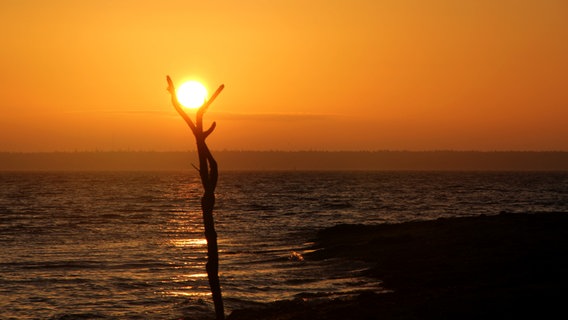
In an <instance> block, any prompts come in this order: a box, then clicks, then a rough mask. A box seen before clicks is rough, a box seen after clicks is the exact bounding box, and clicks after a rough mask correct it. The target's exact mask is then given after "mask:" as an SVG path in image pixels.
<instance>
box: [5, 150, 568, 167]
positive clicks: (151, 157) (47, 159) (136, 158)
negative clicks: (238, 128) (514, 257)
mask: <svg viewBox="0 0 568 320" xmlns="http://www.w3.org/2000/svg"><path fill="white" fill-rule="evenodd" d="M214 155H215V157H216V159H217V161H218V162H219V168H220V170H221V171H294V170H295V171H349V170H360V171H568V152H567V151H491V152H486V151H214ZM197 163H198V161H197V154H196V152H195V151H186V152H183V151H179V152H153V151H103V152H39V153H15V152H0V171H182V170H193V167H192V164H194V165H197Z"/></svg>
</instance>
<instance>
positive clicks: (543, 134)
mask: <svg viewBox="0 0 568 320" xmlns="http://www.w3.org/2000/svg"><path fill="white" fill-rule="evenodd" d="M0 27H1V29H2V32H1V33H0V42H1V46H0V61H1V62H0V84H1V86H2V88H1V90H0V112H1V115H0V151H11V152H35V151H75V150H77V151H93V150H136V151H151V150H155V151H183V150H193V149H194V141H193V137H192V136H191V133H190V131H189V130H188V129H187V126H186V124H185V123H184V122H183V120H182V119H181V118H180V117H179V116H178V115H177V113H176V112H175V110H174V109H173V107H172V106H171V104H170V99H169V96H168V92H167V91H166V86H167V84H166V75H170V76H171V77H172V79H173V80H174V82H175V83H176V84H178V85H179V84H181V83H182V82H183V81H185V80H191V79H193V80H199V81H201V82H203V83H204V84H205V85H206V86H207V88H208V90H209V92H213V91H214V90H215V89H216V88H217V86H219V85H220V84H225V90H224V91H223V92H222V93H221V95H220V96H219V97H218V98H217V100H216V101H215V103H214V104H213V105H212V106H211V109H210V112H209V113H207V114H206V118H205V121H206V122H211V121H213V120H215V121H217V129H216V131H215V132H214V133H213V135H212V136H211V137H210V138H209V144H210V146H211V148H212V149H217V150H222V149H228V150H484V151H485V150H537V151H538V150H564V151H566V150H568V1H566V0H539V1H534V0H463V1H455V0H433V1H425V0H350V1H347V0H342V1H339V0H337V1H334V0H325V1H324V0H310V1H295V0H287V1H279V0H272V1H261V0H240V1H205V0H202V1H177V0H169V1H157V0H156V1H139V0H131V1H126V0H112V1H110V0H109V1H107V0H98V1H76V0H50V1H48V0H3V1H1V2H0Z"/></svg>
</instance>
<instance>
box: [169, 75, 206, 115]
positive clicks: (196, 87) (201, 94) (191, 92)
mask: <svg viewBox="0 0 568 320" xmlns="http://www.w3.org/2000/svg"><path fill="white" fill-rule="evenodd" d="M176 96H177V98H178V101H179V103H181V105H182V106H184V107H186V108H190V109H196V108H199V107H201V106H202V105H203V103H204V102H205V99H207V89H206V88H205V86H204V85H202V84H201V83H200V82H197V81H188V82H184V83H182V84H181V86H179V88H177V90H176Z"/></svg>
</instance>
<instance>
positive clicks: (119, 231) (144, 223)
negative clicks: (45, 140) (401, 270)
mask: <svg viewBox="0 0 568 320" xmlns="http://www.w3.org/2000/svg"><path fill="white" fill-rule="evenodd" d="M201 194H202V187H201V183H200V180H199V176H198V173H197V172H196V171H190V170H188V171H180V172H2V173H0V253H1V254H0V319H201V318H203V317H205V316H210V315H211V312H212V310H213V307H212V302H211V294H210V291H209V286H208V282H207V274H206V273H205V263H206V258H207V257H206V256H207V254H206V241H205V239H204V235H203V222H202V216H201V209H200V197H201ZM216 196H217V202H216V207H215V210H214V215H215V222H216V229H217V233H218V239H219V251H220V252H219V256H220V278H221V285H222V290H223V297H224V300H225V305H226V312H227V314H228V313H230V312H231V310H235V309H238V308H243V307H247V306H253V305H255V304H258V303H266V302H271V301H276V300H284V299H332V298H337V297H342V296H348V295H353V294H358V293H361V292H364V291H375V292H381V290H384V289H383V288H382V287H381V283H380V280H377V279H371V278H367V277H365V271H366V270H367V268H368V267H369V266H367V265H365V264H364V263H363V262H356V261H345V260H340V259H327V260H318V261H312V260H311V259H308V258H306V259H303V258H304V256H306V257H307V256H309V255H306V254H307V253H309V252H310V251H312V250H314V241H315V239H316V233H317V231H318V230H321V229H323V228H327V227H331V226H334V225H337V224H345V223H349V224H384V223H401V222H406V221H416V220H433V219H437V218H440V217H461V216H476V215H495V214H499V213H500V212H504V211H505V212H512V213H517V212H518V213H521V212H536V213H538V212H557V211H561V212H568V172H361V171H356V172H300V171H286V172H262V171H258V172H253V171H251V172H221V173H220V177H219V184H218V187H217V190H216Z"/></svg>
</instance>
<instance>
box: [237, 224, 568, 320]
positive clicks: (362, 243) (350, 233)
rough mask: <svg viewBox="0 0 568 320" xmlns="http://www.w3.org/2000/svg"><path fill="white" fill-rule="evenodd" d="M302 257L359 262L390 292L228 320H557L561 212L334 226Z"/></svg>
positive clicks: (561, 293)
mask: <svg viewBox="0 0 568 320" xmlns="http://www.w3.org/2000/svg"><path fill="white" fill-rule="evenodd" d="M318 247H319V250H318V251H316V252H314V253H313V254H311V255H310V256H308V257H307V258H308V259H326V258H330V257H343V258H346V259H358V260H365V261H368V262H369V263H370V265H372V266H373V267H372V268H371V270H370V272H369V276H372V277H377V278H378V279H381V280H383V281H384V287H385V288H386V289H390V290H392V292H390V293H382V294H376V293H365V294H361V295H359V296H358V297H355V298H352V299H343V300H340V299H337V300H331V301H330V300H328V301H321V300H320V301H317V300H316V301H304V300H301V299H296V300H292V301H280V302H275V303H272V304H268V305H264V306H262V307H256V308H250V309H245V310H236V311H234V312H233V313H232V314H231V315H230V317H229V319H232V320H244V319H272V320H275V319H278V320H291V319H334V320H335V319H343V320H345V319H551V318H564V317H565V316H562V314H564V315H566V310H565V307H564V304H565V296H566V294H565V292H566V288H567V286H568V213H535V214H510V213H503V214H500V215H497V216H480V217H467V218H449V219H438V220H435V221H426V222H409V223H403V224H392V225H377V226H364V225H339V226H336V227H333V228H330V229H326V230H322V231H321V232H320V233H319V235H318Z"/></svg>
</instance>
